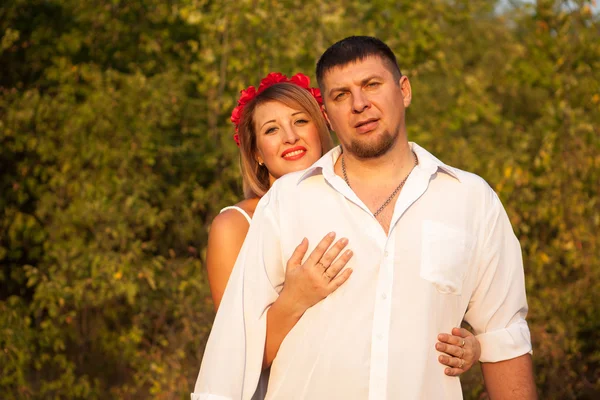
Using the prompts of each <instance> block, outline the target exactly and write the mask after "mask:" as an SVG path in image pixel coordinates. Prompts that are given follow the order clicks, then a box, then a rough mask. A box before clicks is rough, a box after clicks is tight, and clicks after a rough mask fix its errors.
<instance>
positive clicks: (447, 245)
mask: <svg viewBox="0 0 600 400" xmlns="http://www.w3.org/2000/svg"><path fill="white" fill-rule="evenodd" d="M421 235H422V237H421V268H420V276H421V278H423V279H426V280H428V281H430V282H431V283H433V284H434V285H435V287H436V289H437V290H438V292H440V293H444V294H454V295H459V294H461V293H462V286H463V281H464V279H465V275H466V273H467V271H468V267H469V262H470V260H471V253H472V249H473V247H474V239H473V238H472V237H471V236H470V235H469V234H467V232H465V231H463V230H460V229H458V228H454V227H452V226H449V225H446V224H443V223H441V222H437V221H430V220H425V221H423V226H422V233H421Z"/></svg>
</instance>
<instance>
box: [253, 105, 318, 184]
mask: <svg viewBox="0 0 600 400" xmlns="http://www.w3.org/2000/svg"><path fill="white" fill-rule="evenodd" d="M254 130H255V132H256V145H257V149H258V152H257V153H258V154H256V158H257V161H258V162H259V163H264V164H265V166H266V167H267V169H268V170H269V175H270V178H271V183H273V182H274V181H275V179H277V178H279V177H281V176H283V175H285V174H288V173H290V172H295V171H300V170H303V169H305V168H308V167H310V166H311V165H312V164H313V163H314V162H315V161H317V160H318V159H319V158H320V157H321V139H320V138H319V132H318V129H317V125H316V124H315V122H314V121H313V120H312V118H311V117H310V115H309V114H308V113H307V112H306V111H304V110H303V109H302V108H300V107H299V106H298V107H295V108H290V107H288V106H286V105H285V104H283V103H280V102H278V101H270V102H267V103H263V104H261V105H259V106H257V107H256V109H255V110H254Z"/></svg>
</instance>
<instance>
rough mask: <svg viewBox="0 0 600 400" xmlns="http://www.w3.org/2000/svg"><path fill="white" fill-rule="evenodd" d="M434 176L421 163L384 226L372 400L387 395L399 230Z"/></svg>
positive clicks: (371, 386)
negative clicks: (397, 235) (388, 225)
mask: <svg viewBox="0 0 600 400" xmlns="http://www.w3.org/2000/svg"><path fill="white" fill-rule="evenodd" d="M430 176H431V175H430V174H427V172H426V171H422V170H421V169H420V168H418V167H416V168H415V170H414V171H413V173H412V174H411V177H409V179H408V180H407V182H406V185H405V188H404V189H403V191H402V192H400V196H399V198H398V201H397V202H396V205H395V207H394V214H393V216H392V220H391V223H390V230H389V233H388V235H387V237H386V236H385V235H384V233H383V230H380V232H381V234H382V238H381V239H380V241H379V243H384V247H383V252H382V260H381V266H380V269H379V273H378V277H377V289H376V291H375V295H376V296H377V297H376V299H375V310H374V313H373V330H372V334H371V363H370V374H369V400H383V399H385V398H386V397H387V387H388V384H387V378H388V355H389V339H390V338H389V336H390V323H391V316H392V287H393V284H394V266H395V265H394V258H395V249H396V235H395V230H396V229H397V226H398V223H399V221H400V219H401V217H402V215H403V214H404V212H405V211H406V210H407V209H408V207H410V205H411V204H413V203H414V202H415V201H417V199H418V198H419V197H421V195H423V193H425V191H426V190H427V186H428V185H429V177H430ZM377 223H378V222H377Z"/></svg>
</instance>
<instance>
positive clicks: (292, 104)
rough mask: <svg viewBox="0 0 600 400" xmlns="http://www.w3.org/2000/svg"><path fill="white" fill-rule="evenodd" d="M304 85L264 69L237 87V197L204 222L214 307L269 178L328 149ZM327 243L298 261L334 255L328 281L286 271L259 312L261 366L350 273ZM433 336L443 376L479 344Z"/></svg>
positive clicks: (298, 255) (313, 92) (315, 96)
mask: <svg viewBox="0 0 600 400" xmlns="http://www.w3.org/2000/svg"><path fill="white" fill-rule="evenodd" d="M309 85H310V80H309V78H308V77H306V76H305V75H302V74H297V75H295V76H293V77H292V78H291V79H288V78H287V77H286V76H285V75H282V74H281V73H271V74H269V75H268V76H267V77H266V78H265V79H263V80H262V81H261V84H260V86H259V87H258V89H255V88H254V87H252V86H250V87H249V88H248V89H246V90H243V91H242V95H241V97H240V100H239V101H238V106H237V107H236V108H235V109H234V111H233V113H232V117H231V120H232V122H233V123H234V124H235V126H236V134H235V135H234V139H235V140H236V143H237V144H238V146H239V147H240V151H241V167H242V177H243V187H244V195H245V200H243V201H241V202H239V203H238V204H236V205H235V206H232V207H226V208H225V209H223V210H222V212H221V213H220V214H219V215H218V216H217V217H216V218H215V220H214V221H213V224H212V226H211V231H210V234H209V241H208V249H207V269H208V278H209V284H210V288H211V293H212V297H213V301H214V304H215V308H218V307H219V304H220V301H221V298H222V296H223V292H224V290H225V287H226V284H227V280H228V279H229V275H230V274H231V270H232V269H233V266H234V264H235V260H236V258H237V256H238V254H239V252H240V249H241V247H242V243H243V241H244V238H245V237H246V234H247V233H248V228H249V224H250V220H251V218H252V215H253V213H254V210H255V209H256V206H257V204H258V201H259V200H260V198H261V197H262V196H263V195H264V194H265V193H266V192H267V191H268V190H269V188H270V186H271V185H272V184H273V182H274V181H275V180H276V179H278V178H279V177H281V176H283V175H285V174H287V173H290V172H294V171H300V170H303V169H306V168H307V167H309V166H310V165H312V164H313V163H314V162H315V161H317V160H318V159H319V158H320V157H321V156H322V155H323V154H324V153H326V152H327V151H329V150H330V149H331V148H332V147H333V142H332V140H331V136H330V134H329V130H328V128H327V125H326V122H325V119H324V118H323V116H322V114H321V109H320V106H321V105H322V99H321V95H320V92H319V89H315V88H310V86H309ZM333 241H334V237H333V235H329V236H328V237H325V238H324V239H323V241H322V242H321V243H320V244H319V245H318V246H317V248H316V249H315V250H314V251H313V253H312V254H311V256H310V257H309V258H308V259H307V261H306V264H308V263H310V262H313V264H314V261H312V260H311V259H314V260H317V261H318V260H319V259H321V257H322V256H323V257H326V258H329V259H331V260H333V259H336V258H337V261H335V262H334V263H333V264H332V267H330V268H329V269H328V270H327V272H328V274H329V275H331V276H327V277H328V278H329V279H327V280H326V281H325V283H322V282H323V280H322V279H314V276H312V275H311V271H313V269H311V268H305V269H296V268H288V269H287V271H286V285H285V288H284V290H283V291H282V292H281V294H280V297H279V298H278V300H277V301H276V302H275V303H274V304H273V305H272V306H271V308H270V309H269V314H268V317H267V341H266V345H265V356H264V357H265V358H264V362H263V366H264V367H265V368H266V367H268V366H269V365H270V364H271V362H272V361H273V358H274V357H275V355H276V354H277V350H278V349H279V345H280V344H281V342H282V341H283V339H284V338H285V336H286V334H287V333H288V332H289V331H290V330H291V329H292V328H293V326H294V324H295V323H296V322H297V321H298V319H299V318H300V317H301V315H302V313H303V312H304V311H305V310H306V309H308V308H309V307H311V306H313V305H314V304H316V303H317V302H319V301H321V300H322V299H323V298H325V297H326V296H327V295H329V294H330V293H332V292H333V291H335V290H336V289H337V288H338V287H339V286H341V285H342V284H343V283H344V282H345V281H346V280H347V279H348V278H349V276H350V274H351V273H352V271H351V270H350V269H345V270H343V267H344V266H345V264H346V263H347V262H348V260H349V259H350V257H351V256H352V253H351V251H350V250H346V251H344V249H345V247H346V246H347V244H348V243H347V240H345V239H344V238H342V239H340V240H338V241H337V242H336V243H335V244H334V245H333V246H331V248H330V245H331V244H332V243H333ZM307 248H308V243H306V240H305V241H303V242H302V243H301V244H300V245H299V246H298V248H297V249H296V251H295V252H294V254H293V255H292V257H291V259H290V262H292V259H295V260H296V261H297V262H298V263H301V262H302V260H303V259H304V255H305V253H306V250H307ZM328 249H329V250H328ZM317 253H318V254H317ZM340 254H341V255H340ZM338 256H339V257H338ZM306 264H305V265H306ZM288 265H289V263H288ZM284 293H285V295H286V296H284ZM286 301H287V304H288V306H289V304H290V303H293V304H294V313H295V316H291V315H290V314H291V313H292V312H291V311H290V310H291V309H290V307H287V308H286V307H285V305H284V303H285V302H286ZM438 340H439V342H438V343H436V349H437V350H438V351H441V352H445V353H447V354H446V355H440V356H439V362H440V363H442V364H444V365H446V366H448V368H446V369H445V373H446V374H447V375H449V376H458V375H460V374H461V373H463V372H465V371H467V370H468V369H469V368H471V366H472V365H473V364H474V362H475V361H477V360H478V359H479V353H480V346H479V343H478V341H477V339H476V338H475V337H474V336H473V335H472V334H471V333H470V332H468V331H467V330H465V329H460V328H454V329H453V330H452V335H449V334H440V335H439V336H438Z"/></svg>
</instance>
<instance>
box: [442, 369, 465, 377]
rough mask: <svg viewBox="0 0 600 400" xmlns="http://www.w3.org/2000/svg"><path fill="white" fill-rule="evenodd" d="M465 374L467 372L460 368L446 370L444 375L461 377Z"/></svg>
mask: <svg viewBox="0 0 600 400" xmlns="http://www.w3.org/2000/svg"><path fill="white" fill-rule="evenodd" d="M463 372H465V371H464V370H462V369H460V368H446V369H444V373H445V374H446V375H448V376H460V374H462V373H463Z"/></svg>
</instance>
